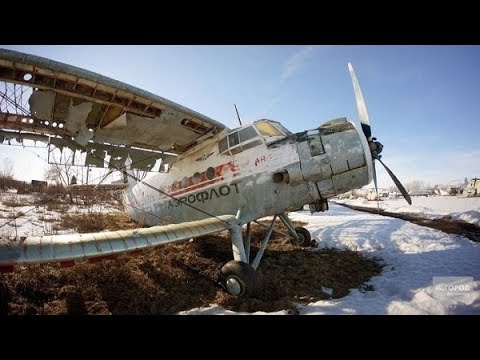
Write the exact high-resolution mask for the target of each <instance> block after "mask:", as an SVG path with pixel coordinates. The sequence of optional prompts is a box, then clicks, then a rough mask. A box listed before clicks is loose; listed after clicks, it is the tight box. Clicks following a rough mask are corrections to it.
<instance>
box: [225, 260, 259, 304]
mask: <svg viewBox="0 0 480 360" xmlns="http://www.w3.org/2000/svg"><path fill="white" fill-rule="evenodd" d="M220 282H221V283H222V286H223V287H224V288H225V290H226V291H227V292H228V293H229V294H230V295H233V296H236V297H251V296H254V295H255V294H256V292H257V288H258V282H257V273H256V271H255V269H254V268H253V267H251V266H250V265H249V264H247V263H244V262H242V261H237V260H232V261H229V262H228V263H226V264H225V265H224V266H223V267H222V270H221V274H220Z"/></svg>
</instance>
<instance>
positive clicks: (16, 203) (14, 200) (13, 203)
mask: <svg viewBox="0 0 480 360" xmlns="http://www.w3.org/2000/svg"><path fill="white" fill-rule="evenodd" d="M2 203H3V205H5V206H8V207H18V206H25V204H22V203H20V201H18V199H17V198H11V199H5V200H2Z"/></svg>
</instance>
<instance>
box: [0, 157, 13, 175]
mask: <svg viewBox="0 0 480 360" xmlns="http://www.w3.org/2000/svg"><path fill="white" fill-rule="evenodd" d="M13 168H14V166H13V160H12V159H10V158H9V157H5V158H3V160H2V167H1V168H0V177H3V178H8V179H13Z"/></svg>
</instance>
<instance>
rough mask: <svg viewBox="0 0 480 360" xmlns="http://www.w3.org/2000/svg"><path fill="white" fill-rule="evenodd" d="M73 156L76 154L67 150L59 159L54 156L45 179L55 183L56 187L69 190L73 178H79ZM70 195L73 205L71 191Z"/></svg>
mask: <svg viewBox="0 0 480 360" xmlns="http://www.w3.org/2000/svg"><path fill="white" fill-rule="evenodd" d="M52 154H53V152H52ZM73 156H74V153H73V152H71V151H67V150H65V151H64V152H62V154H61V155H60V157H59V158H58V159H56V158H55V157H54V156H52V159H53V162H52V163H50V164H49V166H48V167H47V170H46V171H45V174H44V177H45V179H46V180H49V181H53V182H54V183H55V184H56V185H59V186H62V187H65V188H67V189H68V187H69V186H70V184H71V181H72V178H73V177H75V178H78V169H77V168H76V166H74V165H73ZM68 195H69V197H70V202H71V203H73V196H72V193H71V191H68Z"/></svg>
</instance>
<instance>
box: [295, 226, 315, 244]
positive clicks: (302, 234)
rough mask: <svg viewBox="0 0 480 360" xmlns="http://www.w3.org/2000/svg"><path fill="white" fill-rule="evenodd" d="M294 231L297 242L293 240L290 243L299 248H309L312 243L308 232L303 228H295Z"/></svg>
mask: <svg viewBox="0 0 480 360" xmlns="http://www.w3.org/2000/svg"><path fill="white" fill-rule="evenodd" d="M295 231H296V232H297V235H298V240H295V239H293V240H292V242H293V243H294V244H295V245H298V246H301V247H307V246H310V243H311V242H312V235H310V231H308V230H307V229H305V228H304V227H296V228H295Z"/></svg>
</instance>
